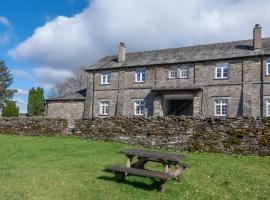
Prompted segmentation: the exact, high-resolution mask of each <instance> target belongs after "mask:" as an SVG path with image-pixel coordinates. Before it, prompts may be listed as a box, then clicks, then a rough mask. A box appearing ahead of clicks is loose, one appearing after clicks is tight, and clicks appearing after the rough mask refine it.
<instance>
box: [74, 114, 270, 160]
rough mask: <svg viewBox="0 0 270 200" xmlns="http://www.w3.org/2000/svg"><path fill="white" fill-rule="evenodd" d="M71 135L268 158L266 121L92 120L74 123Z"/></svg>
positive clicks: (269, 140) (269, 126) (269, 128)
mask: <svg viewBox="0 0 270 200" xmlns="http://www.w3.org/2000/svg"><path fill="white" fill-rule="evenodd" d="M74 133H75V135H77V136H79V137H82V138H84V139H91V140H105V141H113V142H123V143H128V144H135V145H142V146H145V147H158V148H164V149H174V150H186V151H206V152H219V153H236V154H245V155H270V118H263V119H254V118H227V119H225V118H205V119H202V118H191V117H157V118H127V117H118V118H106V119H100V118H94V119H80V120H77V121H76V122H75V130H74Z"/></svg>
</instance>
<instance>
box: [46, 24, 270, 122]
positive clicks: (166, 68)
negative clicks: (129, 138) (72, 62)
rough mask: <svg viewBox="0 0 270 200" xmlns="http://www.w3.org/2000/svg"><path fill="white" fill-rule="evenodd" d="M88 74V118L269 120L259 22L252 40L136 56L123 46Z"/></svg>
mask: <svg viewBox="0 0 270 200" xmlns="http://www.w3.org/2000/svg"><path fill="white" fill-rule="evenodd" d="M86 73H87V78H88V86H87V89H86V96H85V101H84V108H83V111H82V108H80V111H79V110H77V111H74V112H80V114H79V116H83V117H85V118H91V117H112V116H121V115H123V116H134V115H135V116H166V115H191V116H200V117H209V116H217V117H226V116H229V117H234V116H253V117H261V116H270V38H262V37H261V27H260V25H258V24H257V25H256V26H255V28H254V30H253V39H251V40H242V41H233V42H226V43H217V44H208V45H199V46H191V47H183V48H172V49H162V50H154V51H144V52H135V53H126V47H125V44H124V43H120V45H119V52H118V55H112V56H106V57H104V58H102V59H100V60H99V61H97V62H96V63H95V64H94V65H93V66H91V67H90V68H89V69H87V70H86ZM47 107H48V110H50V103H48V104H47ZM55 109H56V108H55ZM51 110H54V109H51ZM48 115H49V116H53V115H52V114H51V113H50V111H48Z"/></svg>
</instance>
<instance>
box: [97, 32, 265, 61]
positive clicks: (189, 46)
mask: <svg viewBox="0 0 270 200" xmlns="http://www.w3.org/2000/svg"><path fill="white" fill-rule="evenodd" d="M264 39H270V37H264V38H262V40H264ZM252 40H253V39H245V40H233V41H227V42H215V43H207V44H198V45H188V46H182V47H171V48H164V49H162V48H161V49H152V50H143V51H133V52H128V53H126V55H129V54H135V53H147V52H154V51H166V50H174V49H184V48H192V47H204V46H209V45H219V44H230V43H235V42H247V41H252ZM115 56H118V54H110V55H107V56H103V57H102V58H101V59H103V58H107V57H115ZM101 59H100V60H101Z"/></svg>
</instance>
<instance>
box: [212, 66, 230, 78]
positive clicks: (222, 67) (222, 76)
mask: <svg viewBox="0 0 270 200" xmlns="http://www.w3.org/2000/svg"><path fill="white" fill-rule="evenodd" d="M218 69H221V72H220V73H221V74H220V77H218ZM224 69H227V76H224ZM229 69H230V64H229V63H217V64H216V67H215V78H216V79H228V78H229Z"/></svg>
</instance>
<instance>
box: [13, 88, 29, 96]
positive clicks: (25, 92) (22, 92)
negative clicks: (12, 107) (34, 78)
mask: <svg viewBox="0 0 270 200" xmlns="http://www.w3.org/2000/svg"><path fill="white" fill-rule="evenodd" d="M16 90H17V92H16V93H15V95H16V96H27V95H28V91H27V90H24V89H21V88H17V89H16Z"/></svg>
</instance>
